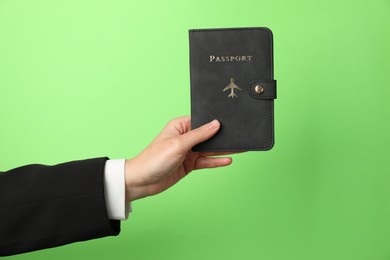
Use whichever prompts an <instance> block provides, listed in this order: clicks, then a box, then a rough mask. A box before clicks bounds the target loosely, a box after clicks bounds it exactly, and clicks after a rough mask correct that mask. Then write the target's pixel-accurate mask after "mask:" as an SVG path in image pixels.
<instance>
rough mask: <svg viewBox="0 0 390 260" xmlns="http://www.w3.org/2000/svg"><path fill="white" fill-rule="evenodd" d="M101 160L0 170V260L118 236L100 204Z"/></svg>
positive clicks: (102, 199)
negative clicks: (76, 242)
mask: <svg viewBox="0 0 390 260" xmlns="http://www.w3.org/2000/svg"><path fill="white" fill-rule="evenodd" d="M107 159H108V158H96V159H88V160H83V161H74V162H68V163H63V164H58V165H55V166H45V165H38V164H34V165H27V166H23V167H20V168H16V169H13V170H10V171H7V172H0V256H5V255H12V254H18V253H23V252H27V251H33V250H38V249H43V248H48V247H55V246H60V245H64V244H67V243H72V242H75V241H83V240H88V239H93V238H98V237H104V236H115V235H118V234H119V232H120V221H112V220H109V219H108V215H107V210H106V204H105V197H104V166H105V162H106V160H107Z"/></svg>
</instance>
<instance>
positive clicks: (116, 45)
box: [0, 0, 390, 260]
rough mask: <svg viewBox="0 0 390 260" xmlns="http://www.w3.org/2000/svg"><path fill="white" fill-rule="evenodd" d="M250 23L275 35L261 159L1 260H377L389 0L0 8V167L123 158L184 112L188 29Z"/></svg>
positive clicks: (385, 180) (241, 160)
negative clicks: (95, 233) (106, 224)
mask: <svg viewBox="0 0 390 260" xmlns="http://www.w3.org/2000/svg"><path fill="white" fill-rule="evenodd" d="M251 26H266V27H269V28H271V29H272V31H273V32H274V49H275V50H274V55H275V78H276V79H277V80H278V99H277V100H276V101H275V114H276V122H275V124H276V145H275V147H274V148H273V150H271V151H269V152H250V153H244V154H239V155H234V156H233V159H234V163H233V165H232V166H231V167H227V168H220V169H215V170H203V171H197V172H193V173H192V174H190V175H189V176H188V177H187V178H186V179H184V180H183V181H182V182H181V183H179V184H178V185H177V186H175V187H173V188H171V189H170V190H168V191H167V192H165V193H163V194H161V195H158V196H155V197H150V198H147V199H143V200H139V201H136V202H134V203H133V213H132V214H131V215H130V217H129V220H127V221H126V222H123V223H122V233H121V235H120V236H118V237H108V238H103V239H97V240H92V241H88V242H83V243H74V244H71V245H67V246H63V247H59V248H55V249H48V250H43V251H38V252H32V253H27V254H23V255H19V256H15V257H10V259H11V258H12V259H86V258H87V259H108V258H109V257H112V256H114V257H115V258H114V259H196V260H198V259H245V260H246V259H267V260H274V259H283V260H284V259H299V260H302V259H310V260H312V259H327V260H328V259H332V260H334V259H343V260H345V259H354V260H358V259H370V260H372V259H390V189H389V186H390V175H389V172H390V159H389V158H388V155H389V146H390V138H389V133H390V124H389V112H390V103H389V101H388V99H389V98H390V84H389V83H390V64H389V60H390V1H389V0H372V1H340V0H328V1H278V0H276V1H270V0H269V1H249V0H240V1H210V0H198V1H188V0H182V1H168V0H166V1H76V0H72V1H69V0H67V1H50V0H47V1H27V0H26V1H20V0H17V1H12V0H0V118H1V119H0V120H1V121H0V123H1V125H0V131H1V132H0V169H1V170H3V171H4V170H8V169H11V168H14V167H17V166H21V165H25V164H29V163H43V164H56V163H60V162H64V161H70V160H76V159H84V158H91V157H98V156H109V157H111V158H131V157H133V156H135V155H136V154H137V153H138V152H140V151H141V150H142V149H143V148H144V147H145V146H146V145H147V144H148V143H149V142H150V141H151V140H152V139H153V138H154V137H155V136H156V135H157V134H158V132H159V131H160V129H161V128H162V127H163V126H164V125H165V123H166V122H167V121H168V120H170V119H171V118H173V117H177V116H181V115H186V114H189V113H190V96H189V95H190V93H189V88H190V86H189V55H188V29H193V28H219V27H251ZM15 189H17V187H15ZM28 217H29V216H26V218H28ZM0 224H1V223H0Z"/></svg>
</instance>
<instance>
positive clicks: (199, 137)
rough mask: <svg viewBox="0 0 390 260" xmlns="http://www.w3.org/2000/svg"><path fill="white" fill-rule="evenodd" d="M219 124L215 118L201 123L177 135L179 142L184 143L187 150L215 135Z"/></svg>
mask: <svg viewBox="0 0 390 260" xmlns="http://www.w3.org/2000/svg"><path fill="white" fill-rule="evenodd" d="M220 126H221V125H220V123H219V122H218V120H216V119H215V120H213V121H211V122H209V123H207V124H205V125H202V126H200V127H198V128H196V129H193V130H191V131H189V132H187V133H185V134H183V135H181V136H179V138H180V142H181V143H182V144H183V145H184V148H185V149H186V150H189V149H191V148H192V147H193V146H194V145H196V144H198V143H201V142H203V141H206V140H207V139H209V138H210V137H212V136H213V135H215V134H216V133H217V132H218V130H219V128H220Z"/></svg>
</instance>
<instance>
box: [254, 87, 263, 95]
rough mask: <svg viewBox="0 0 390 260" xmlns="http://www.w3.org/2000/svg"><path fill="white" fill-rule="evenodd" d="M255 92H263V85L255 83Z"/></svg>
mask: <svg viewBox="0 0 390 260" xmlns="http://www.w3.org/2000/svg"><path fill="white" fill-rule="evenodd" d="M255 92H256V93H257V94H263V92H264V87H263V86H262V85H256V86H255Z"/></svg>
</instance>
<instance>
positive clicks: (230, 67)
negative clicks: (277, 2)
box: [189, 27, 276, 151]
mask: <svg viewBox="0 0 390 260" xmlns="http://www.w3.org/2000/svg"><path fill="white" fill-rule="evenodd" d="M189 37H190V75H191V127H192V129H194V128H197V127H199V126H201V125H203V124H205V123H208V122H210V121H211V120H213V119H218V120H219V121H220V123H221V129H220V130H219V132H218V133H217V134H216V135H215V136H213V137H212V138H211V139H209V140H207V141H205V142H203V143H200V144H198V145H196V146H195V147H193V151H249V150H253V151H256V150H258V151H260V150H269V149H271V148H272V147H273V145H274V99H275V98H276V81H275V80H274V75H273V74H274V72H273V39H272V32H271V30H269V29H268V28H262V27H259V28H230V29H199V30H189Z"/></svg>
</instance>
